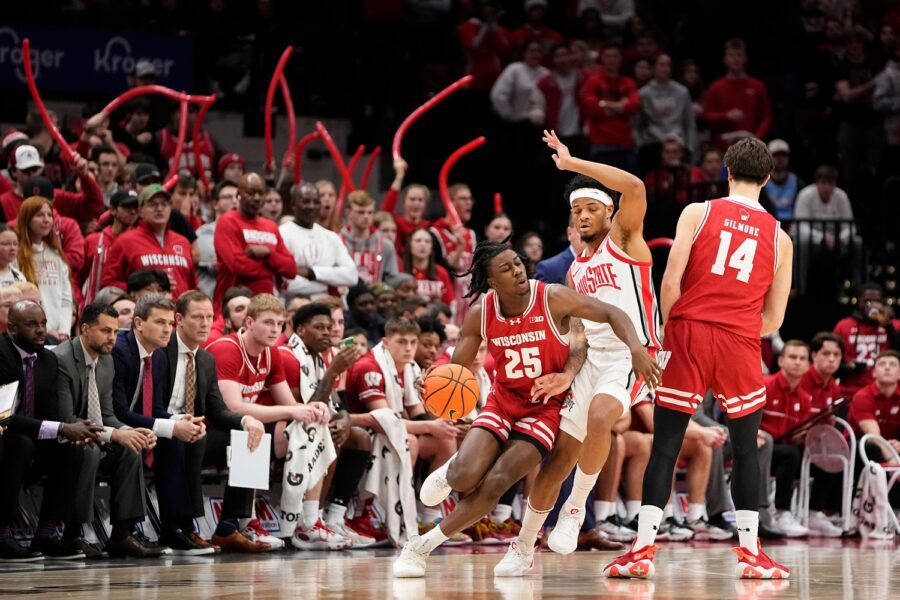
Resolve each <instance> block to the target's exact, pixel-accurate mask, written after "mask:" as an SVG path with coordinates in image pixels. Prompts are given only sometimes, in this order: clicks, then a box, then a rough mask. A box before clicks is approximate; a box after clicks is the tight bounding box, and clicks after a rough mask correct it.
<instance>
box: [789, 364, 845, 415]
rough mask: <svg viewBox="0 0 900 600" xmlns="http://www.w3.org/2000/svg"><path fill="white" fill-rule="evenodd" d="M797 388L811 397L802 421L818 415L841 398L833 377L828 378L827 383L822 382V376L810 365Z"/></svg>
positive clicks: (838, 387)
mask: <svg viewBox="0 0 900 600" xmlns="http://www.w3.org/2000/svg"><path fill="white" fill-rule="evenodd" d="M799 387H800V388H801V389H802V390H803V391H805V392H807V393H809V394H810V396H812V403H811V404H810V406H809V414H808V415H807V416H805V417H804V419H808V418H809V417H811V416H812V415H816V414H819V413H820V412H822V411H823V410H828V409H829V408H831V405H832V404H834V403H835V402H836V401H837V400H838V399H839V398H841V388H840V386H838V382H837V381H836V380H835V379H834V377H829V378H828V381H825V380H823V379H822V376H821V375H819V373H818V372H817V371H816V368H815V367H814V366H812V365H810V366H809V370H808V371H807V372H806V373H804V374H803V377H802V378H801V379H800V386H799Z"/></svg>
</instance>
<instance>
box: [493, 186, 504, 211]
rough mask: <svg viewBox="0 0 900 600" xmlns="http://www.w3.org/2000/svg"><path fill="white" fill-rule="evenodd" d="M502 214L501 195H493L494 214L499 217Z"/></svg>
mask: <svg viewBox="0 0 900 600" xmlns="http://www.w3.org/2000/svg"><path fill="white" fill-rule="evenodd" d="M502 212H503V195H502V194H501V193H500V192H495V193H494V214H495V215H499V214H500V213H502Z"/></svg>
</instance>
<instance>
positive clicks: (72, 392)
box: [53, 303, 163, 558]
mask: <svg viewBox="0 0 900 600" xmlns="http://www.w3.org/2000/svg"><path fill="white" fill-rule="evenodd" d="M117 328H118V313H117V312H116V309H114V308H112V307H111V306H109V305H108V304H101V303H93V304H88V305H87V306H86V307H85V308H84V311H83V312H82V316H81V323H80V324H79V331H80V335H79V336H78V337H75V338H72V339H71V340H69V341H67V342H65V343H64V344H61V345H59V346H57V347H56V348H54V350H53V352H54V354H56V357H57V359H58V362H59V376H58V377H57V379H56V391H57V398H58V400H57V401H58V404H59V415H60V420H62V421H64V422H69V423H71V422H75V421H76V420H78V419H85V418H86V419H89V420H90V421H92V422H93V423H97V424H101V423H102V425H103V432H102V433H101V434H100V439H101V441H102V446H96V445H93V446H82V447H80V448H78V452H79V459H80V462H81V466H80V467H81V468H80V470H79V474H78V483H77V486H76V489H75V490H74V492H75V493H74V495H73V501H72V504H73V505H74V506H73V507H72V513H71V517H70V522H67V523H66V528H65V532H66V535H67V536H70V537H72V538H73V539H72V542H73V543H77V544H78V545H79V546H80V548H81V549H82V551H83V552H84V553H85V555H86V557H88V558H94V557H100V556H102V554H103V553H102V552H101V551H100V550H99V549H98V548H96V547H95V546H93V545H92V544H89V543H88V542H86V541H85V540H83V539H79V538H80V535H81V525H82V523H85V522H89V521H91V519H92V517H93V506H94V487H95V484H96V480H97V473H98V471H99V470H100V469H101V468H102V469H103V471H104V472H108V473H109V474H110V476H111V478H112V479H111V493H110V513H111V514H110V517H111V521H112V534H111V536H110V539H109V543H108V544H107V546H106V552H108V553H109V554H111V555H117V556H121V555H126V556H133V557H136V558H140V557H152V556H159V555H160V554H162V551H163V549H162V548H161V547H159V546H156V545H154V544H150V543H149V542H148V541H146V540H145V539H143V538H142V536H138V535H136V534H135V533H134V526H135V524H137V523H138V522H140V521H142V520H143V519H144V516H145V514H146V506H145V504H144V472H143V467H142V462H141V451H142V450H144V449H150V448H153V447H154V446H155V445H156V434H154V433H153V432H152V431H150V430H149V429H144V428H136V429H130V428H128V427H126V426H125V425H124V424H123V423H121V422H120V421H119V420H118V419H117V418H116V416H115V413H114V411H113V401H112V387H113V376H114V367H113V361H112V357H111V356H110V353H111V352H112V349H113V345H114V344H115V341H116V331H117Z"/></svg>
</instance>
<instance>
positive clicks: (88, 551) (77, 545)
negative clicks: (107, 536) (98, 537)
mask: <svg viewBox="0 0 900 600" xmlns="http://www.w3.org/2000/svg"><path fill="white" fill-rule="evenodd" d="M69 546H70V547H71V548H73V549H76V550H81V551H82V552H84V557H85V558H86V559H88V560H91V559H93V558H108V557H109V555H108V554H107V553H106V552H104V551H103V550H101V549H100V547H99V546H98V545H97V544H92V543H90V542H89V541H87V540H86V539H84V538H76V539H74V540H72V541H71V542H69Z"/></svg>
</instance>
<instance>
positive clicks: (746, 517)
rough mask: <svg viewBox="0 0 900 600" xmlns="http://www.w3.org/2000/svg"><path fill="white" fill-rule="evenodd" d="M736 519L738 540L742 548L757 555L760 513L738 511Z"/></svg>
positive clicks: (735, 514) (735, 513)
mask: <svg viewBox="0 0 900 600" xmlns="http://www.w3.org/2000/svg"><path fill="white" fill-rule="evenodd" d="M734 517H735V520H736V521H737V530H738V539H739V540H740V544H741V547H742V548H746V549H747V550H749V551H750V552H753V553H754V554H756V552H757V548H758V542H757V538H756V532H757V530H758V529H759V513H758V512H756V511H755V510H736V511H734Z"/></svg>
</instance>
